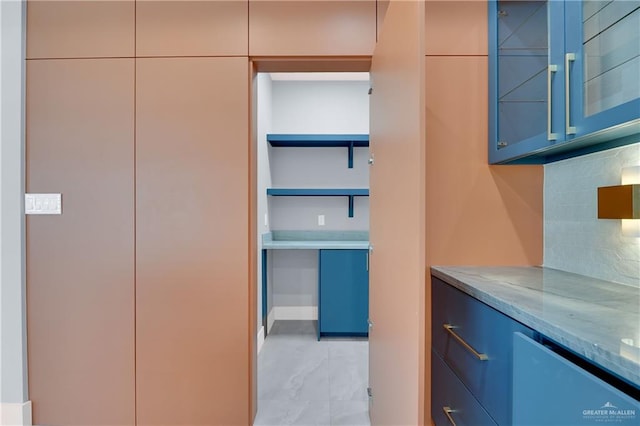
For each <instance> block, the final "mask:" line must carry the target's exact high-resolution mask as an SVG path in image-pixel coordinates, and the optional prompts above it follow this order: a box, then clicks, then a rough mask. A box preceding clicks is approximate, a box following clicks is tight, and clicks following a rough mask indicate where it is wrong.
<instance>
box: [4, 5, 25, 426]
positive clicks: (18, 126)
mask: <svg viewBox="0 0 640 426" xmlns="http://www.w3.org/2000/svg"><path fill="white" fill-rule="evenodd" d="M24 22H25V10H24V4H23V3H22V2H20V1H0V424H2V425H8V424H12V425H15V424H31V408H30V404H29V402H28V390H27V347H26V345H27V336H26V302H25V297H26V291H25V274H24V259H25V255H24V214H23V207H22V206H23V193H24V189H23V188H24V131H23V129H24V92H23V89H24V45H25V44H24V27H25V25H24Z"/></svg>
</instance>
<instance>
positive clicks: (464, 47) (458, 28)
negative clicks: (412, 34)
mask: <svg viewBox="0 0 640 426" xmlns="http://www.w3.org/2000/svg"><path fill="white" fill-rule="evenodd" d="M425 9H426V11H425V12H426V25H425V53H426V54H427V55H459V56H465V55H487V54H488V35H487V26H488V18H487V0H426V3H425Z"/></svg>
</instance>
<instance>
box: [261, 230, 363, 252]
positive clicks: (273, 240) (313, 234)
mask: <svg viewBox="0 0 640 426" xmlns="http://www.w3.org/2000/svg"><path fill="white" fill-rule="evenodd" d="M262 248H263V249H266V250H299V249H302V250H304V249H340V250H349V249H355V250H367V249H368V248H369V233H368V232H367V231H273V232H269V233H266V234H263V235H262Z"/></svg>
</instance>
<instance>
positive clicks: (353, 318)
mask: <svg viewBox="0 0 640 426" xmlns="http://www.w3.org/2000/svg"><path fill="white" fill-rule="evenodd" d="M368 256H369V252H368V250H320V263H319V264H320V267H319V270H320V276H319V281H318V283H319V296H320V297H319V301H318V338H320V336H323V335H333V336H351V335H354V336H366V335H368V331H369V324H368V318H369V257H368Z"/></svg>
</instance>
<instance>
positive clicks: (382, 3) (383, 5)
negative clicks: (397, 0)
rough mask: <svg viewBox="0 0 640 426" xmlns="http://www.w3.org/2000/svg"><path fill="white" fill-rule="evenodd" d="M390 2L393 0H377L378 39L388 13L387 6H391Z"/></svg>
mask: <svg viewBox="0 0 640 426" xmlns="http://www.w3.org/2000/svg"><path fill="white" fill-rule="evenodd" d="M390 2H391V0H376V21H377V25H376V31H377V33H376V40H377V39H378V38H379V37H380V32H381V31H382V24H383V22H384V17H385V15H386V14H387V8H388V7H389V3H390Z"/></svg>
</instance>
